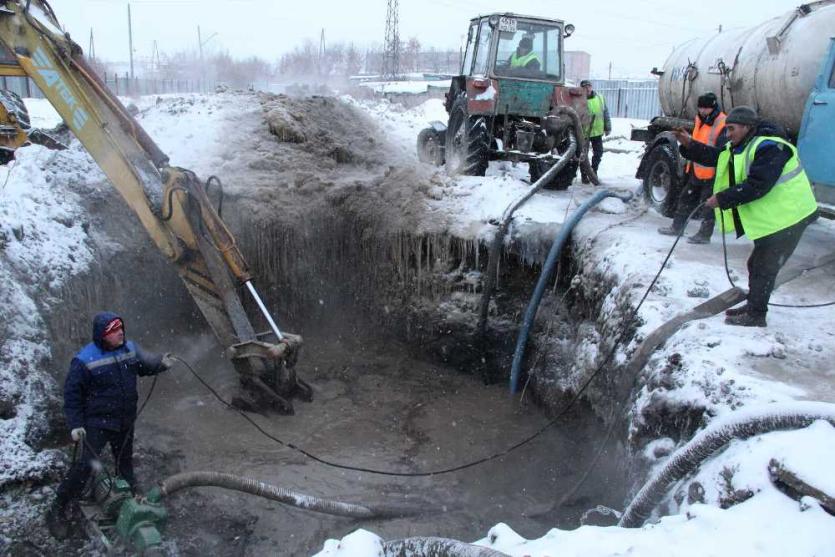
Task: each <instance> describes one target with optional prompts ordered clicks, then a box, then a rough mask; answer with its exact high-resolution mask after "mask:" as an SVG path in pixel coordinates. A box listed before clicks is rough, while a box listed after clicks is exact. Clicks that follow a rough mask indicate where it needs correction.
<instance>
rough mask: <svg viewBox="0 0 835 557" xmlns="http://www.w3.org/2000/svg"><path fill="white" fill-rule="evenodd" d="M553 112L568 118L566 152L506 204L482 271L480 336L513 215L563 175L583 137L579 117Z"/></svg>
mask: <svg viewBox="0 0 835 557" xmlns="http://www.w3.org/2000/svg"><path fill="white" fill-rule="evenodd" d="M554 110H555V114H565V115H567V116H568V117H569V118H570V119H571V130H570V131H569V134H568V139H569V145H568V149H566V151H565V153H563V154H562V158H560V160H558V161H557V163H556V164H555V165H554V166H552V167H551V168H549V169H548V170H547V171H546V172H545V173H544V174H543V175H542V176H540V177H539V180H537V181H536V182H534V184H533V186H532V187H531V189H530V190H529V191H528V192H527V193H526V194H525V195H523V196H522V197H521V198H519V199H518V200H517V201H515V202H513V203H512V204H510V205H508V207H507V208H506V209H505V210H504V213H502V221H501V223H499V229H498V230H496V234H495V236H493V242H492V243H491V244H490V253H489V258H488V260H487V268H486V269H485V270H484V286H483V288H482V294H481V307H480V308H479V316H478V334H479V336H480V337H483V336H484V332H485V329H486V327H487V313H488V310H489V309H490V298H491V297H492V296H493V289H494V288H495V286H496V274H497V273H498V270H499V257H501V253H502V244H503V243H504V237H505V235H507V230H508V228H510V222H511V220H513V213H515V212H516V209H518V208H519V207H521V206H522V205H524V204H525V203H526V202H527V201H528V200H529V199H530V198H531V197H533V196H534V194H536V193H537V192H538V191H539V190H541V189H542V188H543V187H544V186H545V184H547V183H548V182H550V181H551V179H552V178H553V177H554V176H556V175H557V174H559V173H560V172H562V169H563V168H565V166H566V165H567V164H568V163H569V161H570V160H571V159H573V158H574V155H575V154H576V153H577V138H578V137H583V131H582V128H581V126H580V117H579V116H577V113H576V112H575V111H574V110H573V109H572V108H569V107H567V106H560V107H557V108H556V109H554Z"/></svg>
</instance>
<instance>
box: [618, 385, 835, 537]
mask: <svg viewBox="0 0 835 557" xmlns="http://www.w3.org/2000/svg"><path fill="white" fill-rule="evenodd" d="M816 420H826V421H828V422H829V423H830V424H832V425H833V426H835V404H830V403H826V402H791V403H780V404H769V405H766V406H765V407H760V408H751V409H749V410H740V411H738V412H735V413H734V414H732V415H731V416H729V417H728V418H727V419H722V420H721V421H720V423H718V424H716V425H713V426H710V427H708V428H707V429H705V430H704V431H702V432H701V433H699V434H698V435H696V436H695V437H694V438H693V439H691V440H690V442H689V443H687V444H686V445H685V446H683V447H682V448H680V449H679V450H677V451H676V452H675V453H673V455H672V456H671V457H670V460H669V461H668V462H667V464H666V465H665V466H664V467H663V468H662V469H661V470H659V471H658V472H656V473H655V474H654V475H653V476H652V478H650V480H649V481H648V482H647V483H646V484H645V485H644V487H643V488H641V491H639V492H638V494H637V495H636V496H635V498H634V499H632V502H631V503H629V506H628V507H626V510H625V511H623V516H621V518H620V522H618V526H621V527H624V528H639V527H640V526H641V525H643V523H644V521H645V520H646V519H647V518H648V517H649V515H650V513H651V512H652V510H653V509H654V508H655V506H656V505H657V504H658V503H659V502H660V501H661V499H662V498H663V497H664V495H665V494H666V493H667V490H668V489H669V487H670V486H671V485H672V484H673V483H675V482H677V481H678V480H680V479H681V478H683V477H685V476H687V475H688V474H690V473H691V472H693V471H695V470H696V469H698V468H699V466H701V464H702V462H704V461H705V460H706V459H708V458H709V457H710V456H712V455H713V454H714V453H716V452H717V451H719V450H720V449H721V448H723V447H724V446H725V445H727V444H728V443H729V442H730V441H733V440H734V439H747V438H749V437H753V436H754V435H761V434H763V433H769V432H772V431H780V430H787V429H800V428H804V427H807V426H809V425H810V424H811V423H812V422H814V421H816Z"/></svg>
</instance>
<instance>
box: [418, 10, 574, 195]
mask: <svg viewBox="0 0 835 557" xmlns="http://www.w3.org/2000/svg"><path fill="white" fill-rule="evenodd" d="M573 32H574V26H573V25H571V24H565V23H564V22H563V21H561V20H557V19H543V18H538V17H529V16H522V15H516V14H511V13H502V14H491V15H486V16H479V17H476V18H473V19H472V20H470V25H469V29H468V32H467V44H466V49H465V51H464V58H463V60H462V64H461V73H460V74H459V75H458V76H455V77H453V79H452V83H451V85H450V89H449V91H448V92H447V94H446V103H445V107H446V110H447V113H448V114H449V119H448V122H447V123H446V124H444V123H442V122H433V123H432V125H431V127H429V128H426V129H425V130H423V131H421V133H420V135H419V136H418V156H419V158H420V160H421V161H424V162H428V163H431V164H436V165H441V164H446V167H447V171H448V172H449V173H450V174H468V175H474V176H483V175H484V173H485V171H486V170H487V166H488V162H489V161H490V160H511V161H513V162H515V163H516V162H526V163H528V165H529V168H530V172H531V180H532V181H536V180H537V179H538V178H539V177H540V176H542V175H543V174H544V173H545V172H546V171H547V170H548V169H549V168H550V167H551V166H552V165H553V164H555V163H556V162H557V161H559V160H560V159H561V157H562V154H563V153H566V152H567V149H568V145H569V144H570V143H571V138H570V137H569V133H570V132H569V127H570V124H571V122H569V121H568V119H567V118H566V117H565V116H564V114H565V110H564V109H565V108H568V109H571V111H572V114H576V116H577V118H578V120H579V121H580V122H581V124H582V125H585V123H586V122H587V114H588V111H587V106H586V96H585V92H584V91H583V90H582V89H580V88H577V87H566V86H565V74H564V67H565V63H564V57H563V54H564V48H563V42H564V40H565V39H566V38H567V37H569V36H570V35H571V34H572V33H573ZM558 109H562V110H558ZM557 112H561V113H562V116H560V115H557V114H556V113H557ZM574 139H575V140H576V139H577V138H574ZM580 151H581V149H578V150H577V152H578V153H579V152H580ZM579 163H580V158H579V156H577V155H572V160H571V161H569V163H568V164H567V165H565V166H564V169H563V170H562V171H560V172H559V174H558V175H556V176H555V177H554V180H553V183H551V184H549V185H550V187H553V188H557V189H564V188H565V187H568V185H569V184H570V183H571V182H572V180H573V179H574V176H575V174H576V172H577V168H578V166H579Z"/></svg>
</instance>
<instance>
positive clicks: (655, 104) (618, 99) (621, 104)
mask: <svg viewBox="0 0 835 557" xmlns="http://www.w3.org/2000/svg"><path fill="white" fill-rule="evenodd" d="M591 83H592V86H593V87H594V90H595V92H597V93H599V94H601V95H603V98H604V99H605V100H606V106H608V107H609V116H611V117H612V118H639V119H641V120H649V119H651V118H653V117H655V116H658V115H660V114H661V103H660V101H659V99H658V81H657V80H655V79H649V80H645V81H633V80H608V79H592V80H591Z"/></svg>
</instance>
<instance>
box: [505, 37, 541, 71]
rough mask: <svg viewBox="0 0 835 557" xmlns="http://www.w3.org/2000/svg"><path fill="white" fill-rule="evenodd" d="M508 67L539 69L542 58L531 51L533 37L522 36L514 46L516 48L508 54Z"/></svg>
mask: <svg viewBox="0 0 835 557" xmlns="http://www.w3.org/2000/svg"><path fill="white" fill-rule="evenodd" d="M510 67H511V69H515V70H533V71H539V70H540V69H541V68H542V60H540V59H539V55H538V54H537V53H536V52H534V51H533V38H531V37H529V36H524V37H522V39H521V40H520V41H519V44H518V45H517V46H516V50H515V51H514V52H513V54H511V55H510Z"/></svg>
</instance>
